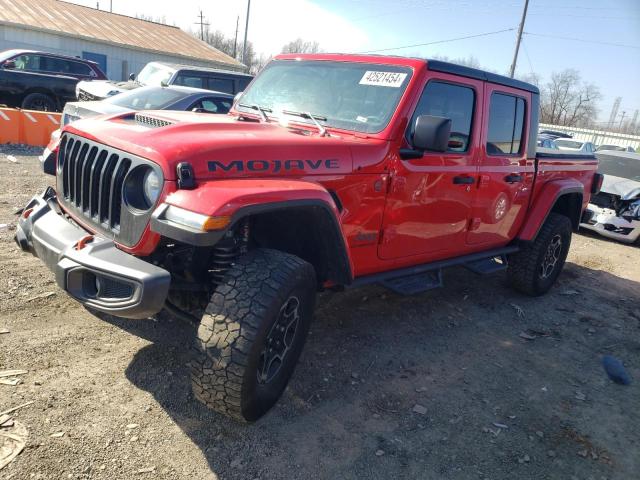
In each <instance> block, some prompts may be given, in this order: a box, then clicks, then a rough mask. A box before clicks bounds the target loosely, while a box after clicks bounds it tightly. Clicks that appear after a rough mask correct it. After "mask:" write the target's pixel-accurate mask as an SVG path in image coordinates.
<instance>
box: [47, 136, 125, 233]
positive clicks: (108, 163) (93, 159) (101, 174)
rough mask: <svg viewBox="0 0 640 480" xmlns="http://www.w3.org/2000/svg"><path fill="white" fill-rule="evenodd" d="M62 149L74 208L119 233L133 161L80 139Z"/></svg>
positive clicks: (64, 177) (68, 198)
mask: <svg viewBox="0 0 640 480" xmlns="http://www.w3.org/2000/svg"><path fill="white" fill-rule="evenodd" d="M65 140H66V141H65V142H64V143H63V144H61V145H60V159H59V160H61V161H60V163H59V164H60V165H61V169H62V172H61V173H62V191H63V195H64V199H65V201H66V203H67V204H68V205H71V206H74V207H75V210H76V211H79V212H81V213H82V214H83V215H84V216H85V217H89V218H90V219H91V220H93V221H94V222H96V223H99V224H101V225H102V226H103V227H105V228H107V229H109V230H112V231H114V232H115V233H119V231H120V210H121V208H122V184H123V182H124V177H125V176H126V174H127V172H128V171H129V168H131V160H130V159H128V158H123V157H121V156H120V155H118V154H117V153H111V154H109V152H107V151H106V150H103V149H101V148H100V147H99V146H98V145H90V144H89V143H88V142H86V141H83V139H80V138H77V137H76V138H67V139H65Z"/></svg>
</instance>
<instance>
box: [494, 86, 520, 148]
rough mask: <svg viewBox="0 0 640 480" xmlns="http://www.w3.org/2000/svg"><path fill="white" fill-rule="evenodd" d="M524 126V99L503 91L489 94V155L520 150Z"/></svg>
mask: <svg viewBox="0 0 640 480" xmlns="http://www.w3.org/2000/svg"><path fill="white" fill-rule="evenodd" d="M523 127H524V100H523V99H522V98H520V97H514V96H513V95H507V94H504V93H493V94H491V105H490V107H489V132H488V133H487V153H488V154H489V155H513V154H516V153H519V152H520V147H521V140H522V129H523Z"/></svg>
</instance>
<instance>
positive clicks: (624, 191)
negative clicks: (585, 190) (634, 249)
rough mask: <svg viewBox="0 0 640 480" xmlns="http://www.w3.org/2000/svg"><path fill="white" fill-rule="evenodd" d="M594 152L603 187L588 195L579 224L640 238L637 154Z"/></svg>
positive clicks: (639, 162) (616, 235)
mask: <svg viewBox="0 0 640 480" xmlns="http://www.w3.org/2000/svg"><path fill="white" fill-rule="evenodd" d="M596 156H597V157H598V161H599V167H598V172H599V173H601V174H603V175H604V178H603V181H602V187H601V189H600V193H598V194H596V195H592V196H591V203H589V206H588V207H587V209H586V210H585V213H584V216H583V217H582V223H581V224H580V226H581V227H584V228H587V229H589V230H593V231H595V232H598V233H599V234H600V235H602V236H605V237H608V238H612V239H615V240H619V241H621V242H625V243H634V242H636V241H638V239H639V238H640V154H637V153H627V152H614V151H602V152H598V153H596Z"/></svg>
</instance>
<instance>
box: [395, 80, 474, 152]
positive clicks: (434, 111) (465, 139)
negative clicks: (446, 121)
mask: <svg viewBox="0 0 640 480" xmlns="http://www.w3.org/2000/svg"><path fill="white" fill-rule="evenodd" d="M474 104H475V92H474V91H473V89H472V88H470V87H463V86H461V85H453V84H451V83H444V82H439V81H431V82H429V83H427V86H426V87H425V88H424V91H423V92H422V96H421V97H420V101H419V102H418V106H417V107H416V110H415V112H414V113H413V117H412V118H411V123H410V124H409V125H410V127H409V132H408V138H407V140H408V141H409V143H411V141H412V139H413V129H414V127H415V122H416V118H417V117H418V116H420V115H434V116H437V117H446V118H450V119H451V135H450V137H449V148H448V149H447V151H449V152H466V151H467V150H468V149H469V141H470V139H471V125H472V119H473V108H474Z"/></svg>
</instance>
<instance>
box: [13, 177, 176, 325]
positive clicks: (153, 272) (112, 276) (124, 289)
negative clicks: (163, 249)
mask: <svg viewBox="0 0 640 480" xmlns="http://www.w3.org/2000/svg"><path fill="white" fill-rule="evenodd" d="M88 236H90V237H91V240H89V241H87V237H88ZM15 240H16V243H17V244H18V245H19V246H20V248H22V249H23V250H24V251H29V252H31V253H33V254H34V255H36V256H37V257H38V258H40V259H41V260H42V261H43V262H44V263H45V264H46V265H47V267H49V269H50V270H52V271H53V272H54V273H55V276H56V282H57V283H58V285H59V286H60V288H62V289H63V290H65V291H66V292H67V293H69V295H71V296H72V297H73V298H75V299H76V300H78V301H79V302H80V303H82V304H84V305H87V306H89V307H92V308H94V309H96V310H99V311H102V312H105V313H109V314H112V315H116V316H119V317H125V318H147V317H149V316H151V315H153V314H155V313H157V312H159V311H160V310H161V309H162V307H163V306H164V302H165V300H166V298H167V293H168V291H169V285H170V282H171V275H170V274H169V272H167V271H166V270H164V269H162V268H160V267H157V266H155V265H152V264H150V263H148V262H145V261H144V260H141V259H139V258H137V257H135V256H133V255H129V254H128V253H125V252H123V251H122V250H119V249H118V248H117V247H116V246H115V243H114V242H113V241H111V240H109V239H107V238H104V237H101V236H98V235H90V234H89V232H87V231H86V230H84V229H82V228H80V227H79V226H77V225H75V224H74V223H72V222H71V221H70V220H67V219H66V218H65V216H64V215H63V214H62V212H61V210H60V206H59V205H58V201H57V199H56V196H55V191H54V190H53V189H51V188H48V189H47V190H46V191H45V192H44V193H43V194H41V195H37V196H35V197H33V198H32V199H31V200H30V201H29V203H28V204H27V205H26V207H25V208H24V213H23V214H22V215H21V216H20V220H19V222H18V226H17V231H16V236H15ZM85 242H86V243H85Z"/></svg>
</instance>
